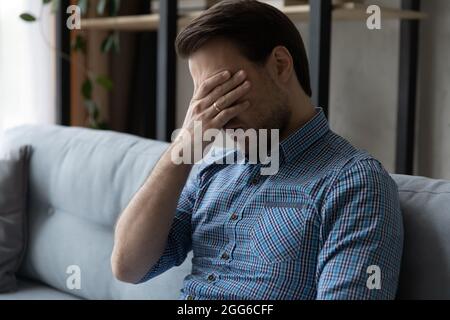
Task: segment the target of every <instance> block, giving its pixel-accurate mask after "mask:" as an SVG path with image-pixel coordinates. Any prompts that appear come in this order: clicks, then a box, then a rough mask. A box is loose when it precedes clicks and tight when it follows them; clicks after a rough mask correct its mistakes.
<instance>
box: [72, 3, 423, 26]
mask: <svg viewBox="0 0 450 320" xmlns="http://www.w3.org/2000/svg"><path fill="white" fill-rule="evenodd" d="M366 8H367V6H366V5H362V4H357V3H346V4H343V5H338V6H335V7H334V9H333V19H334V20H348V21H351V20H365V19H367V17H368V14H367V13H366ZM281 10H282V11H283V12H284V13H285V14H286V15H287V16H288V17H289V18H290V19H291V20H293V21H295V22H307V21H308V20H309V11H310V7H309V5H295V6H287V7H284V8H282V9H281ZM200 14H201V11H196V12H191V13H188V14H183V15H180V18H179V20H178V26H179V27H183V26H186V25H187V24H188V23H189V22H190V21H191V20H192V19H194V18H196V17H198V16H199V15H200ZM381 16H382V19H409V20H421V19H425V18H426V17H427V15H426V14H424V13H421V12H417V11H410V10H401V9H396V8H388V7H381ZM158 26H159V14H146V15H135V16H121V17H113V18H92V19H82V20H81V29H82V30H83V29H87V30H119V31H156V30H157V29H158Z"/></svg>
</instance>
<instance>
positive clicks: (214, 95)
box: [205, 70, 247, 105]
mask: <svg viewBox="0 0 450 320" xmlns="http://www.w3.org/2000/svg"><path fill="white" fill-rule="evenodd" d="M246 77H247V75H246V73H245V72H244V71H243V70H241V71H239V72H237V73H235V74H234V75H233V77H231V79H230V80H228V81H226V82H225V83H223V84H221V85H219V86H217V87H216V88H215V89H214V90H212V92H211V93H210V94H209V95H208V96H207V97H206V98H205V104H207V105H212V104H213V103H214V102H216V101H217V100H219V98H220V97H222V96H224V95H226V94H227V93H229V92H230V91H231V90H233V89H235V88H236V87H237V86H239V85H240V84H242V82H243V81H244V80H245V79H246Z"/></svg>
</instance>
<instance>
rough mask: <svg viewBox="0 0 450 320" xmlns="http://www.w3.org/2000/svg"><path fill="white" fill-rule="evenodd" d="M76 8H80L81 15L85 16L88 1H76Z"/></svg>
mask: <svg viewBox="0 0 450 320" xmlns="http://www.w3.org/2000/svg"><path fill="white" fill-rule="evenodd" d="M78 6H79V7H80V10H81V14H82V15H85V14H86V13H87V11H88V6H89V3H88V0H78Z"/></svg>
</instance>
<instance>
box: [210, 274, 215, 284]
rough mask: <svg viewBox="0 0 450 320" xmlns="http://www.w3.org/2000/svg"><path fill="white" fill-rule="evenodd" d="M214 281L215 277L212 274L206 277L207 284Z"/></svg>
mask: <svg viewBox="0 0 450 320" xmlns="http://www.w3.org/2000/svg"><path fill="white" fill-rule="evenodd" d="M214 280H216V277H215V276H214V275H213V274H210V275H209V276H208V281H209V282H213V281H214Z"/></svg>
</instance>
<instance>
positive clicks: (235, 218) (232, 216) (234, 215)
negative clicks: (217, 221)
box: [230, 213, 238, 221]
mask: <svg viewBox="0 0 450 320" xmlns="http://www.w3.org/2000/svg"><path fill="white" fill-rule="evenodd" d="M230 218H231V220H233V221H235V220H237V219H238V215H237V214H236V213H233V214H232V215H231V217H230Z"/></svg>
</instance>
